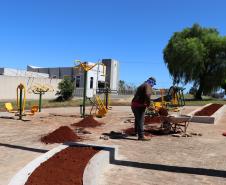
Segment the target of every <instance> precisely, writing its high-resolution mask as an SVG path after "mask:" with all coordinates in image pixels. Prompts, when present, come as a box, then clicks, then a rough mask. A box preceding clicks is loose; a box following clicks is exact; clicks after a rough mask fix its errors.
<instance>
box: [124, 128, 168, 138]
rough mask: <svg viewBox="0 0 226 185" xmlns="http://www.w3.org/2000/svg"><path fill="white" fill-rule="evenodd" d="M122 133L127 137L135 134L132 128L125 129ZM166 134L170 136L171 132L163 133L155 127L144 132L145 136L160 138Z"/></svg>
mask: <svg viewBox="0 0 226 185" xmlns="http://www.w3.org/2000/svg"><path fill="white" fill-rule="evenodd" d="M123 132H124V133H125V134H127V135H129V136H132V135H134V134H135V129H134V128H133V127H132V128H127V129H124V130H123ZM168 134H171V132H170V133H165V132H164V131H163V130H161V129H160V128H156V127H153V128H148V129H145V130H144V135H145V136H162V135H168Z"/></svg>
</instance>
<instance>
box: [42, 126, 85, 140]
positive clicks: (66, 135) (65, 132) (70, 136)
mask: <svg viewBox="0 0 226 185" xmlns="http://www.w3.org/2000/svg"><path fill="white" fill-rule="evenodd" d="M80 139H81V138H80V137H79V136H77V135H76V134H75V133H74V132H73V130H72V129H70V128H69V127H67V126H61V127H60V128H58V129H56V130H55V131H53V132H51V133H49V134H48V135H46V136H43V137H42V138H41V141H42V142H43V143H46V144H48V143H64V142H68V141H78V140H80Z"/></svg>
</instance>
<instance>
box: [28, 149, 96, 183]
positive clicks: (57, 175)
mask: <svg viewBox="0 0 226 185" xmlns="http://www.w3.org/2000/svg"><path fill="white" fill-rule="evenodd" d="M98 151H99V150H98V149H95V148H92V147H68V148H66V149H64V150H62V151H61V152H59V153H57V154H55V155H54V156H52V157H51V158H49V159H48V160H47V161H45V162H43V163H42V164H41V165H40V166H39V167H38V168H36V169H35V171H34V172H33V173H32V174H31V175H30V177H29V178H28V180H27V182H26V183H25V185H82V184H83V173H84V170H85V167H86V165H87V163H88V162H89V160H90V159H91V158H92V157H93V156H94V155H95V154H96V153H97V152H98Z"/></svg>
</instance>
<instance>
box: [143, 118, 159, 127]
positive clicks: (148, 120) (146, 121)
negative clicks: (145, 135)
mask: <svg viewBox="0 0 226 185" xmlns="http://www.w3.org/2000/svg"><path fill="white" fill-rule="evenodd" d="M160 122H161V121H160V117H159V116H145V117H144V124H145V125H148V124H153V123H160Z"/></svg>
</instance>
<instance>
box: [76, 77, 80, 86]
mask: <svg viewBox="0 0 226 185" xmlns="http://www.w3.org/2000/svg"><path fill="white" fill-rule="evenodd" d="M75 86H76V87H80V76H76V83H75Z"/></svg>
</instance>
